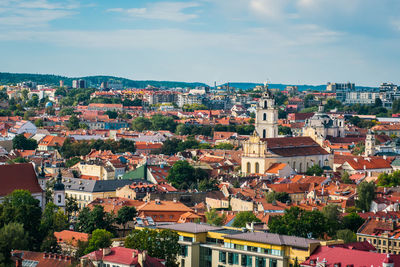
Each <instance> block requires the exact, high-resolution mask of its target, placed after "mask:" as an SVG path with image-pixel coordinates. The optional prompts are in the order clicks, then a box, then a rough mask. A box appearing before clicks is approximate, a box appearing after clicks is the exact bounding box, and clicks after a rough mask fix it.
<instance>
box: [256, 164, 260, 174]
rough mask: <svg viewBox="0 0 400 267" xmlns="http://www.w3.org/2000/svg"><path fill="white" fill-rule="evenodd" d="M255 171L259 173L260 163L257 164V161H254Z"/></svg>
mask: <svg viewBox="0 0 400 267" xmlns="http://www.w3.org/2000/svg"><path fill="white" fill-rule="evenodd" d="M255 173H260V164H258V162H256V171H255Z"/></svg>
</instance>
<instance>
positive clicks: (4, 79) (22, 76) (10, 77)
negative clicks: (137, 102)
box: [0, 72, 207, 88]
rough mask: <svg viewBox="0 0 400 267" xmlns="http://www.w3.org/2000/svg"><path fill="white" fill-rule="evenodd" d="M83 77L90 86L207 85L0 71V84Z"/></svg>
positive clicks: (51, 82) (55, 82)
mask: <svg viewBox="0 0 400 267" xmlns="http://www.w3.org/2000/svg"><path fill="white" fill-rule="evenodd" d="M77 79H83V80H86V82H87V83H88V84H90V85H91V86H94V87H97V86H100V84H101V83H102V82H111V83H121V84H122V85H123V86H124V87H132V88H145V87H147V86H148V85H150V86H155V87H167V88H170V87H190V88H194V87H196V86H207V85H206V84H204V83H197V82H196V83H187V82H176V81H136V80H130V79H126V78H121V77H114V76H86V77H65V76H60V75H52V74H30V73H7V72H0V84H16V83H19V82H28V81H32V82H36V83H38V84H46V85H54V86H58V85H59V82H60V80H63V81H64V83H65V85H68V86H72V80H77Z"/></svg>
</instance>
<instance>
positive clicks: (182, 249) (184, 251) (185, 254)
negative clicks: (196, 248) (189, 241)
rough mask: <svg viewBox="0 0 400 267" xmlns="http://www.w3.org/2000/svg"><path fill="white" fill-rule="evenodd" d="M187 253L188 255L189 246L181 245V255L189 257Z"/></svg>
mask: <svg viewBox="0 0 400 267" xmlns="http://www.w3.org/2000/svg"><path fill="white" fill-rule="evenodd" d="M187 255H188V247H187V246H185V245H181V256H182V257H187Z"/></svg>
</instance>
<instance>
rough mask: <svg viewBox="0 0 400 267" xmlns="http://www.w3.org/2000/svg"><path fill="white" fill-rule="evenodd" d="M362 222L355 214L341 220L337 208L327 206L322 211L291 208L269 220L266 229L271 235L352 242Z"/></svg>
mask: <svg viewBox="0 0 400 267" xmlns="http://www.w3.org/2000/svg"><path fill="white" fill-rule="evenodd" d="M363 222H364V219H362V218H361V217H360V216H359V215H358V214H356V213H350V214H348V215H346V216H344V217H343V218H342V217H341V216H340V211H339V208H338V206H336V205H328V206H326V207H324V208H323V210H322V211H319V210H313V211H307V210H303V209H300V208H298V207H291V208H290V209H287V210H285V214H284V215H283V216H273V217H272V218H270V221H269V223H268V227H269V230H270V232H271V233H277V234H284V235H293V236H300V237H305V238H307V237H308V238H310V237H313V238H321V239H326V238H327V237H328V236H329V237H333V238H339V239H345V242H353V241H356V240H355V232H356V231H357V230H358V228H359V227H360V226H361V225H362V224H363Z"/></svg>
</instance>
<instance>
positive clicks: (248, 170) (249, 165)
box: [247, 162, 251, 173]
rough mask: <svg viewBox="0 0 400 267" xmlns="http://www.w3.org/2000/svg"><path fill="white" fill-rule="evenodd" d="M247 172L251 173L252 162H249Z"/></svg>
mask: <svg viewBox="0 0 400 267" xmlns="http://www.w3.org/2000/svg"><path fill="white" fill-rule="evenodd" d="M247 173H251V164H250V162H247Z"/></svg>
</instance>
